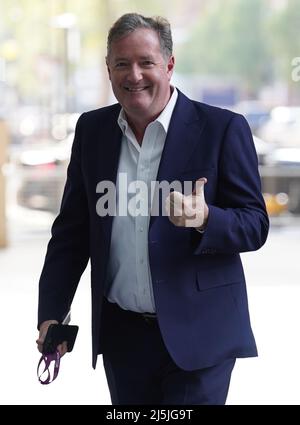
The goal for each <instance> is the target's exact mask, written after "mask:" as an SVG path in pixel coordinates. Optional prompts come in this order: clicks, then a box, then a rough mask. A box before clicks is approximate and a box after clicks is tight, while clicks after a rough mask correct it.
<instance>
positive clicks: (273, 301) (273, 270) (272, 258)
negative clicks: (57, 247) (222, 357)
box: [0, 205, 300, 405]
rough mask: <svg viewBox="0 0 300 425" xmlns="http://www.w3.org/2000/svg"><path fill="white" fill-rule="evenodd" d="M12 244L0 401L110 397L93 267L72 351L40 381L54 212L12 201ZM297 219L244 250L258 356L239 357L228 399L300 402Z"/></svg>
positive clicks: (1, 257) (75, 317)
mask: <svg viewBox="0 0 300 425" xmlns="http://www.w3.org/2000/svg"><path fill="white" fill-rule="evenodd" d="M7 215H8V234H9V245H8V247H7V248H6V249H2V250H0V270H1V297H0V323H1V335H2V344H1V351H0V364H1V369H2V371H1V384H0V404H2V405H17V404H23V405H38V404H67V405H74V404H75V405H76V404H79V405H84V404H89V405H92V404H98V405H99V404H110V397H109V392H108V388H107V384H106V378H105V375H104V371H103V366H102V359H101V358H99V360H98V367H97V369H96V371H94V370H93V369H92V367H91V358H92V353H91V331H90V317H91V304H90V283H89V269H87V270H86V272H85V273H84V275H83V277H82V279H81V282H80V285H79V288H78V290H77V293H76V296H75V299H74V302H73V306H72V323H74V324H78V325H79V327H80V328H79V333H78V338H77V341H76V345H75V348H74V351H73V352H72V353H70V354H67V355H66V356H65V357H64V358H63V359H62V362H61V370H60V374H59V376H58V378H57V380H56V381H55V382H53V383H52V384H51V385H48V386H42V385H40V384H39V383H38V380H37V377H36V367H37V363H38V360H39V353H38V352H37V350H36V344H35V340H36V338H37V330H36V316H37V289H38V287H37V285H38V279H39V275H40V272H41V268H42V265H43V261H44V256H45V252H46V247H47V242H48V239H49V236H50V226H51V223H52V221H53V216H52V215H50V214H47V213H40V212H36V211H30V210H27V209H22V208H20V207H16V206H15V205H12V206H11V207H10V208H9V209H8V214H7ZM299 241H300V221H299V219H294V218H285V219H282V220H281V219H279V220H274V221H273V223H272V227H271V232H270V236H269V238H268V241H267V243H266V245H265V246H264V247H263V248H261V249H260V250H259V251H257V252H252V253H247V254H243V255H242V260H243V263H244V268H245V273H246V278H247V283H248V296H249V306H250V313H251V319H252V327H253V330H254V334H255V337H256V341H257V345H258V350H259V357H258V358H251V359H239V360H238V361H237V363H236V366H235V369H234V371H233V375H232V381H231V386H230V390H229V395H228V400H227V404H231V405H252V404H253V405H262V404H268V405H277V404H288V405H292V404H297V405H298V404H300V392H299V382H300V366H299V359H300V337H299V335H300V332H299V327H300V309H299V300H300V280H299V279H300V259H299Z"/></svg>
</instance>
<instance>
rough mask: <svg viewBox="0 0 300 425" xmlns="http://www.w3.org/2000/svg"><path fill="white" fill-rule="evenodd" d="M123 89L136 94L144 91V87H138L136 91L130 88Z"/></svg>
mask: <svg viewBox="0 0 300 425" xmlns="http://www.w3.org/2000/svg"><path fill="white" fill-rule="evenodd" d="M125 88H126V90H128V91H133V92H138V91H142V90H144V89H145V87H140V88H136V89H134V88H130V87H125Z"/></svg>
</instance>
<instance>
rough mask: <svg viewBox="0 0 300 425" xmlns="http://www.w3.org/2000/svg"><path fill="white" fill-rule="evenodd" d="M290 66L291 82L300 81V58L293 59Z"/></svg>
mask: <svg viewBox="0 0 300 425" xmlns="http://www.w3.org/2000/svg"><path fill="white" fill-rule="evenodd" d="M291 65H292V68H293V69H292V80H293V81H294V82H295V83H298V82H299V81H300V56H297V57H294V58H293V59H292V62H291Z"/></svg>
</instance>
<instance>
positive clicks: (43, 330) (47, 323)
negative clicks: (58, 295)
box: [36, 320, 68, 357]
mask: <svg viewBox="0 0 300 425" xmlns="http://www.w3.org/2000/svg"><path fill="white" fill-rule="evenodd" d="M52 324H58V321H57V320H46V321H45V322H43V323H42V324H41V326H40V334H39V337H38V339H37V340H36V343H37V348H38V350H39V352H40V353H42V352H43V344H44V341H45V337H46V334H47V331H48V328H49V326H50V325H52ZM57 350H58V352H59V354H60V356H61V357H62V356H64V355H65V354H66V352H67V351H68V347H67V342H66V341H64V342H63V343H62V344H59V345H58V346H57Z"/></svg>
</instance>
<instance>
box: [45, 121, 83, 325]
mask: <svg viewBox="0 0 300 425" xmlns="http://www.w3.org/2000/svg"><path fill="white" fill-rule="evenodd" d="M83 117H84V114H83V115H82V116H81V117H80V118H79V120H78V123H77V126H76V130H75V137H74V142H73V146H72V153H71V159H70V163H69V166H68V172H67V181H66V185H65V189H64V194H63V198H62V204H61V208H60V212H59V215H58V216H57V218H56V219H55V221H54V224H53V226H52V232H51V233H52V237H51V239H50V242H49V244H48V248H47V254H46V258H45V263H44V266H43V269H42V273H41V277H40V281H39V305H38V326H39V325H40V324H41V323H42V322H43V321H45V320H50V319H55V320H58V321H59V322H61V321H62V320H63V319H64V317H65V315H66V314H67V313H68V311H69V309H70V306H71V303H72V300H73V297H74V295H75V291H76V288H77V286H78V283H79V280H80V277H81V275H82V273H83V271H84V269H85V268H86V265H87V263H88V260H89V255H90V253H89V214H88V204H87V196H86V191H85V187H84V181H83V175H82V169H81V160H80V157H81V155H80V151H81V126H82V120H83Z"/></svg>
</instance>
